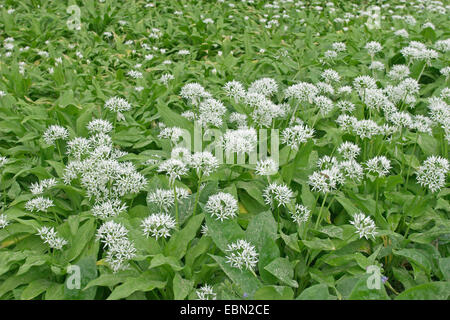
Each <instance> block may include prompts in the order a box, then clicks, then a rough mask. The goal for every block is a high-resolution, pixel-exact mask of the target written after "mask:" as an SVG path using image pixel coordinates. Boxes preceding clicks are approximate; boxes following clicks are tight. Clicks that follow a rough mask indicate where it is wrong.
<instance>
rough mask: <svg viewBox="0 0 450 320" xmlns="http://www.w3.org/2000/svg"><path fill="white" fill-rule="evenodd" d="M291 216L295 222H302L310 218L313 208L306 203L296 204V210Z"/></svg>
mask: <svg viewBox="0 0 450 320" xmlns="http://www.w3.org/2000/svg"><path fill="white" fill-rule="evenodd" d="M291 216H292V220H294V222H296V223H298V224H302V223H305V222H307V221H308V220H309V217H310V216H311V210H309V209H308V208H307V207H305V206H304V205H301V204H296V205H295V211H293V212H292V214H291Z"/></svg>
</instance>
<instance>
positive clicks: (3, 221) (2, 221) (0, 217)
mask: <svg viewBox="0 0 450 320" xmlns="http://www.w3.org/2000/svg"><path fill="white" fill-rule="evenodd" d="M8 224H9V222H8V218H7V217H6V215H5V214H0V229H4V228H6V226H7V225H8Z"/></svg>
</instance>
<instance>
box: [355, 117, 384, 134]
mask: <svg viewBox="0 0 450 320" xmlns="http://www.w3.org/2000/svg"><path fill="white" fill-rule="evenodd" d="M352 126H353V128H352V129H353V130H352V131H353V133H354V134H356V135H357V136H359V137H360V138H361V139H364V138H368V139H370V138H372V137H373V136H375V135H377V134H380V133H381V129H380V127H379V126H378V125H377V124H376V123H375V122H374V121H372V120H370V119H368V120H358V121H356V122H353V123H352Z"/></svg>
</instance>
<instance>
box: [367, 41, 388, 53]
mask: <svg viewBox="0 0 450 320" xmlns="http://www.w3.org/2000/svg"><path fill="white" fill-rule="evenodd" d="M364 48H365V49H366V50H367V52H369V54H370V55H372V56H373V55H375V54H376V53H377V52H380V51H381V50H382V49H383V47H382V46H381V44H380V43H379V42H376V41H371V42H368V43H367V44H366V46H365V47H364Z"/></svg>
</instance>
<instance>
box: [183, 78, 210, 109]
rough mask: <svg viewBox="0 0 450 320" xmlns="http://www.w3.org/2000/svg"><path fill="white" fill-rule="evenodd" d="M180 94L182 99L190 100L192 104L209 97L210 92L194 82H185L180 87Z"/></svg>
mask: <svg viewBox="0 0 450 320" xmlns="http://www.w3.org/2000/svg"><path fill="white" fill-rule="evenodd" d="M180 95H181V97H183V98H184V99H187V100H190V101H191V103H192V104H193V105H196V104H197V103H199V101H200V99H202V98H211V94H210V93H209V92H207V91H206V90H205V88H203V86H201V85H200V84H198V83H196V82H194V83H188V84H185V85H184V86H183V87H182V88H181V92H180Z"/></svg>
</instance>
